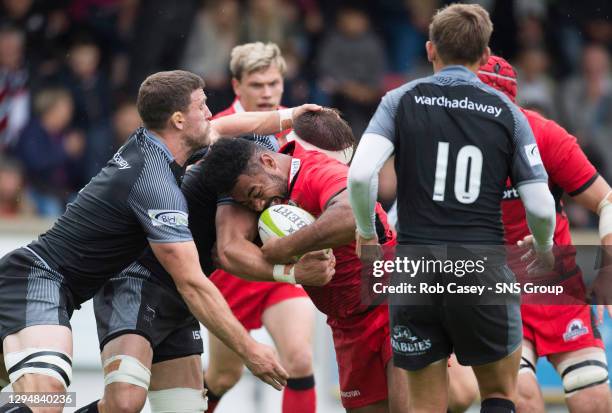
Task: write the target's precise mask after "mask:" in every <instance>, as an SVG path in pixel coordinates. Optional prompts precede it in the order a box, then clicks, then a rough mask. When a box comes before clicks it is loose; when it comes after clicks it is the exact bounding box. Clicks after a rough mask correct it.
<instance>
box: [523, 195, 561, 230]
mask: <svg viewBox="0 0 612 413" xmlns="http://www.w3.org/2000/svg"><path fill="white" fill-rule="evenodd" d="M525 209H526V210H527V213H528V214H529V216H530V218H531V219H533V220H535V221H537V222H538V223H539V224H542V225H545V224H550V225H553V226H554V224H555V213H556V207H555V199H554V198H553V196H552V194H551V193H550V192H547V193H545V194H543V196H542V197H541V198H540V199H539V200H538V201H537V202H528V203H526V204H525Z"/></svg>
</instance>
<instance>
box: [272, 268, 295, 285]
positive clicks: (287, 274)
mask: <svg viewBox="0 0 612 413" xmlns="http://www.w3.org/2000/svg"><path fill="white" fill-rule="evenodd" d="M272 276H273V277H274V280H276V281H279V282H285V283H289V284H295V266H294V265H293V264H287V265H284V264H277V265H275V266H274V269H273V270H272Z"/></svg>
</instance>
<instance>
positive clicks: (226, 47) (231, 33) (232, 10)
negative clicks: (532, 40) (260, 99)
mask: <svg viewBox="0 0 612 413" xmlns="http://www.w3.org/2000/svg"><path fill="white" fill-rule="evenodd" d="M239 37H240V5H239V4H238V1H237V0H214V1H210V2H206V3H204V6H203V7H202V8H201V9H200V11H199V12H198V14H197V16H196V19H195V22H194V24H193V28H192V30H191V33H190V34H189V37H188V39H187V46H186V49H185V54H184V55H183V58H182V63H181V68H183V69H185V70H188V71H190V72H193V73H196V74H198V75H200V76H202V78H204V80H205V81H206V93H207V94H208V95H209V96H214V99H211V102H212V106H211V105H209V108H210V111H211V112H212V113H217V112H219V111H221V110H222V109H223V108H225V107H227V106H228V105H229V104H230V103H231V102H232V98H233V93H232V88H231V86H230V75H229V72H228V70H227V62H228V61H229V60H230V53H231V51H232V49H233V48H234V46H236V45H237V44H238V39H239Z"/></svg>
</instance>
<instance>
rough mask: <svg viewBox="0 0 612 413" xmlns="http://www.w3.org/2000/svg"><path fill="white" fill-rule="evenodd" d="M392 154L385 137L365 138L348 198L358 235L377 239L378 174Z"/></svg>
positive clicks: (353, 166)
mask: <svg viewBox="0 0 612 413" xmlns="http://www.w3.org/2000/svg"><path fill="white" fill-rule="evenodd" d="M392 153H393V144H392V143H391V142H390V141H389V140H388V139H385V138H384V137H382V136H378V135H374V134H365V135H364V136H363V137H362V138H361V142H360V143H359V146H358V147H357V151H356V152H355V157H354V158H353V162H352V164H351V167H350V169H349V175H348V194H349V199H350V204H351V207H352V211H353V214H354V217H355V222H356V226H357V229H358V231H359V234H361V235H362V236H363V237H364V238H368V239H371V238H374V236H375V235H376V227H375V225H374V218H375V215H374V214H375V207H376V197H377V193H378V172H379V171H380V169H381V168H382V166H383V164H384V163H385V161H386V160H387V159H388V158H389V157H390V156H391V154H392Z"/></svg>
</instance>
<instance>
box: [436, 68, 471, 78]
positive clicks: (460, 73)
mask: <svg viewBox="0 0 612 413" xmlns="http://www.w3.org/2000/svg"><path fill="white" fill-rule="evenodd" d="M438 76H444V77H453V78H456V79H457V78H459V79H465V80H476V79H478V76H477V75H476V73H474V72H472V71H471V70H469V69H468V68H467V67H465V66H462V65H450V66H446V67H444V68H443V69H442V70H440V71H438V73H436V74H434V77H438Z"/></svg>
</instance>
